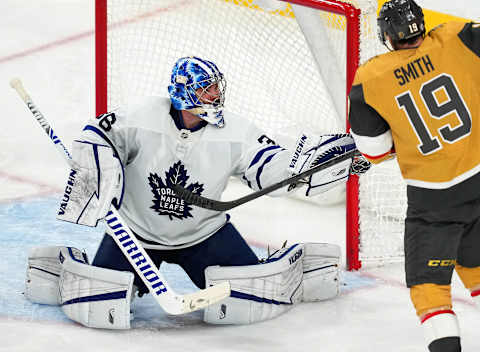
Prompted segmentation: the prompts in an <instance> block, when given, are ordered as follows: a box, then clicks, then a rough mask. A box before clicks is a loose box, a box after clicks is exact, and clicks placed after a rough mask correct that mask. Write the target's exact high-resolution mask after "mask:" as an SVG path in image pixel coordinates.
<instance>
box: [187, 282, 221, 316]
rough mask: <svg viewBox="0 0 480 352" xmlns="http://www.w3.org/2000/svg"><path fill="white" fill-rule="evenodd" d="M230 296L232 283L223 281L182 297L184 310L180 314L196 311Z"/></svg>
mask: <svg viewBox="0 0 480 352" xmlns="http://www.w3.org/2000/svg"><path fill="white" fill-rule="evenodd" d="M228 296H230V283H229V282H222V283H220V284H216V285H214V286H210V287H207V288H206V289H204V290H200V291H197V292H194V293H190V294H186V295H184V296H183V297H182V299H183V305H182V311H181V312H179V314H184V313H190V312H194V311H196V310H199V309H203V308H205V307H207V306H209V305H211V304H213V303H216V302H218V301H221V300H222V299H224V298H227V297H228Z"/></svg>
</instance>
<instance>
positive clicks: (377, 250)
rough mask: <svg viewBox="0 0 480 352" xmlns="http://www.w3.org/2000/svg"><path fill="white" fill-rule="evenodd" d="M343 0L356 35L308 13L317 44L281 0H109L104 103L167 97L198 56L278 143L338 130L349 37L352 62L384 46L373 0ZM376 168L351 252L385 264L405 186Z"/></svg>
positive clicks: (399, 228) (230, 99)
mask: <svg viewBox="0 0 480 352" xmlns="http://www.w3.org/2000/svg"><path fill="white" fill-rule="evenodd" d="M318 2H321V1H319V0H316V1H312V3H318ZM334 2H335V1H325V3H334ZM346 2H348V3H352V4H353V5H355V6H357V7H358V8H360V9H361V10H362V15H361V22H360V33H361V35H360V38H350V39H347V35H346V23H347V22H346V18H345V16H342V15H337V14H335V13H333V12H329V11H320V10H309V11H310V12H311V13H310V15H312V14H313V17H312V16H310V19H308V21H310V22H311V23H310V27H312V23H313V31H314V34H313V37H314V40H316V41H317V44H318V43H319V45H322V47H320V48H319V47H318V46H315V45H313V46H312V44H311V43H310V45H309V44H308V43H307V41H306V40H305V36H308V35H310V36H311V35H312V34H309V33H308V26H307V28H304V27H300V26H299V24H298V23H297V21H296V18H299V22H300V16H299V13H297V12H295V14H297V16H296V15H295V14H294V11H297V10H296V7H295V6H292V5H290V4H288V3H285V2H282V1H274V0H269V1H266V0H261V1H260V0H108V1H107V5H108V6H107V18H108V35H107V38H108V45H107V48H108V55H107V56H108V69H107V74H108V92H107V93H106V94H107V98H108V100H107V101H108V109H112V108H114V107H116V106H118V105H121V104H123V103H125V102H126V101H128V100H129V99H130V98H132V97H136V96H145V95H160V96H168V93H167V86H168V84H169V83H170V73H171V68H172V66H173V64H174V63H175V61H176V60H177V59H178V58H179V57H182V56H199V57H203V58H205V59H208V60H211V61H214V62H215V63H216V64H217V66H218V67H219V68H220V70H221V71H222V72H223V73H224V74H225V77H226V80H227V91H226V103H225V104H226V109H227V110H230V111H232V112H234V113H236V114H239V115H242V116H244V117H245V118H248V119H251V120H253V121H255V122H256V123H257V124H258V125H259V126H260V127H261V128H263V129H265V130H266V131H267V132H268V133H269V134H271V135H272V136H274V137H275V138H278V139H279V140H280V141H281V142H283V143H287V144H290V143H292V142H293V141H294V140H295V139H296V138H297V137H298V135H299V134H300V133H301V132H308V133H319V134H322V133H332V132H343V131H344V130H345V121H346V116H345V113H346V105H347V94H346V91H347V88H346V85H347V84H346V70H347V67H351V66H352V65H356V63H355V62H352V63H348V62H347V56H346V51H347V49H346V48H347V46H346V43H347V40H357V41H358V40H359V41H360V62H364V61H366V60H367V59H369V58H370V57H372V56H373V55H376V54H378V53H380V52H381V50H382V49H381V46H380V44H379V42H378V40H377V38H376V22H375V20H376V6H377V3H376V1H374V0H357V1H354V0H352V1H346ZM307 25H308V23H307ZM311 29H312V28H311ZM317 29H318V30H317ZM226 123H228V120H227V121H226ZM375 169H377V168H375ZM375 169H374V170H373V171H372V172H368V173H367V174H366V175H365V176H362V177H361V180H360V253H359V255H360V259H362V260H368V258H370V257H375V258H378V257H381V258H387V259H382V260H386V261H388V258H389V257H397V256H398V254H399V253H401V250H402V248H401V247H400V248H399V247H398V245H397V244H396V243H398V238H401V235H402V234H403V218H404V208H398V207H397V208H395V209H393V207H391V204H392V203H400V202H403V203H404V204H405V202H404V200H403V198H402V197H403V194H404V189H403V188H402V187H403V183H402V181H401V178H400V177H399V176H398V170H394V171H391V174H390V173H388V172H389V171H388V170H389V168H388V167H387V168H385V167H383V168H382V170H381V172H380V171H378V172H377V170H375ZM393 169H394V168H393ZM385 170H387V171H385ZM392 175H394V176H392ZM394 177H396V178H397V179H396V180H395V182H396V183H397V185H396V186H395V187H397V188H399V189H398V191H395V192H398V194H399V195H397V193H392V190H393V188H394V187H393V186H392V184H391V183H392V179H393V178H394ZM400 198H402V199H400ZM397 205H398V204H397ZM384 211H386V212H385V213H384ZM394 242H395V243H394ZM401 243H402V241H400V244H401ZM387 252H388V253H387Z"/></svg>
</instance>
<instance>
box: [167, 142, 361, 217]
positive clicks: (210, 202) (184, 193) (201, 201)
mask: <svg viewBox="0 0 480 352" xmlns="http://www.w3.org/2000/svg"><path fill="white" fill-rule="evenodd" d="M357 152H358V150H357V149H352V150H350V151H348V152H346V153H345V154H342V155H340V156H337V157H336V158H333V159H330V160H329V161H327V162H325V163H323V164H319V165H317V166H314V167H312V168H311V169H309V170H307V171H304V172H301V173H299V174H298V175H295V176H291V177H288V178H286V179H284V180H282V181H280V182H277V183H274V184H273V185H271V186H268V187H265V188H264V189H262V190H260V191H257V192H253V193H250V194H248V195H246V196H244V197H241V198H238V199H235V200H231V201H227V202H223V201H220V200H215V199H210V198H206V197H202V196H200V195H198V194H194V193H192V192H191V191H189V190H187V189H185V188H183V187H182V186H180V185H178V184H174V185H172V189H173V190H174V192H175V194H176V195H177V196H179V197H180V198H182V199H184V200H185V201H186V202H187V203H189V204H191V205H196V206H197V207H200V208H204V209H209V210H216V211H227V210H230V209H233V208H235V207H238V206H239V205H242V204H244V203H247V202H249V201H251V200H254V199H257V198H258V197H261V196H263V195H265V194H267V193H270V192H273V191H275V190H277V189H279V188H282V187H285V186H288V185H290V184H292V183H295V182H298V181H300V180H302V179H304V178H305V177H308V176H310V175H312V174H314V173H316V172H319V171H322V170H324V169H326V168H328V167H330V166H332V165H335V164H338V163H339V162H342V161H344V160H347V159H350V158H353V157H354V156H355V153H357Z"/></svg>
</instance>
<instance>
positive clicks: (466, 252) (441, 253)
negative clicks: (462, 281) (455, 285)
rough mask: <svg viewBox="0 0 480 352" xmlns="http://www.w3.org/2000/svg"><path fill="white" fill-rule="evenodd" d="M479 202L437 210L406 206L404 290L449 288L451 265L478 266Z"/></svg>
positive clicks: (479, 200)
mask: <svg viewBox="0 0 480 352" xmlns="http://www.w3.org/2000/svg"><path fill="white" fill-rule="evenodd" d="M479 253H480V199H476V200H473V201H470V202H466V203H462V204H459V205H455V206H449V207H443V208H441V209H435V210H431V209H418V208H415V207H412V206H411V205H409V207H408V210H407V218H406V221H405V271H406V282H407V286H408V287H412V286H414V285H420V284H425V283H432V284H437V285H449V284H450V283H451V279H452V274H453V270H454V268H455V264H456V263H458V264H460V265H462V266H464V267H467V268H474V267H478V266H480V255H479Z"/></svg>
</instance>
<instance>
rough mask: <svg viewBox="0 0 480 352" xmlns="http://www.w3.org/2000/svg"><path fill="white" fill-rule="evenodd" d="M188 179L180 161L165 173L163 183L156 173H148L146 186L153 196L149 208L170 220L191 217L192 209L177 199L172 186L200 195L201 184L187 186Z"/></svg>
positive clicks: (180, 199) (201, 190)
mask: <svg viewBox="0 0 480 352" xmlns="http://www.w3.org/2000/svg"><path fill="white" fill-rule="evenodd" d="M189 178H190V176H188V174H187V170H186V169H185V166H184V165H183V164H182V162H181V161H178V162H176V163H175V164H173V166H171V167H170V168H169V169H168V171H166V172H165V182H164V181H163V180H162V178H161V177H160V176H158V175H157V174H156V173H150V176H149V177H148V184H149V185H150V187H151V189H152V193H153V196H154V199H153V205H152V206H151V207H150V208H151V209H153V210H154V211H155V212H156V213H158V214H159V215H166V216H168V217H169V219H170V220H173V219H174V218H176V219H180V220H182V219H186V218H188V217H193V215H192V214H191V211H192V207H191V206H190V204H188V203H187V202H185V200H183V199H182V198H180V197H177V195H176V194H175V192H174V191H173V189H172V188H171V187H172V185H181V186H182V187H184V188H186V189H188V190H189V191H191V192H193V193H195V194H198V195H200V194H201V193H202V192H203V190H204V188H203V184H200V183H198V182H195V183H192V184H189V185H187V181H188V179H189Z"/></svg>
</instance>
